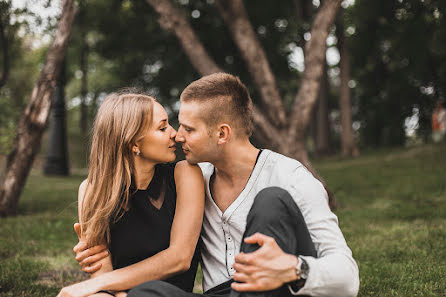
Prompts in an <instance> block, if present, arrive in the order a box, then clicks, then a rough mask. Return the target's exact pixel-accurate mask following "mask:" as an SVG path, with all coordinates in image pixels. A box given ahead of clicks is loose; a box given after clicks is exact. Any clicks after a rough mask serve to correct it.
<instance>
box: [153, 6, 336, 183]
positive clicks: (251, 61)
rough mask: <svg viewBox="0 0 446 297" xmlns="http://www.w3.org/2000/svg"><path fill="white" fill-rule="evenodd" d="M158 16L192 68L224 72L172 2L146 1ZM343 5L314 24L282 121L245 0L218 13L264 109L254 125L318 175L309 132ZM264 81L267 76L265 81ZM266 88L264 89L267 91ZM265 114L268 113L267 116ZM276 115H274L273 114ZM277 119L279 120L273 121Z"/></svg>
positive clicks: (322, 12)
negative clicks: (297, 82)
mask: <svg viewBox="0 0 446 297" xmlns="http://www.w3.org/2000/svg"><path fill="white" fill-rule="evenodd" d="M146 1H147V2H148V3H149V4H150V5H151V6H152V7H153V8H154V9H155V10H156V11H157V12H158V14H159V15H160V19H159V23H160V25H161V27H162V28H164V29H165V30H167V31H170V32H173V33H174V34H175V36H176V37H177V38H178V40H179V42H180V43H181V45H182V47H183V49H184V51H185V52H186V54H187V55H188V57H189V59H190V61H191V63H192V65H193V66H194V67H195V69H197V71H198V72H199V73H200V74H202V75H207V74H210V73H214V72H219V71H221V70H220V68H219V67H218V66H217V65H216V64H215V62H214V61H213V60H212V59H211V57H210V56H209V54H208V53H207V52H206V49H205V48H204V46H203V45H202V44H201V42H200V40H199V39H198V37H197V36H196V35H195V32H194V31H193V29H192V28H191V26H190V24H189V22H188V21H187V20H186V19H185V18H184V17H183V16H182V14H181V13H180V12H179V11H178V10H177V9H176V8H175V7H174V6H173V5H172V4H171V3H170V2H169V1H168V0H146ZM340 4H341V0H325V1H324V2H323V5H322V6H321V8H320V9H319V11H318V13H317V15H316V18H315V20H314V22H313V26H312V30H311V35H312V38H311V39H310V41H309V42H307V44H306V47H305V52H306V59H305V71H304V74H303V78H302V83H301V87H300V89H299V92H298V94H297V96H296V100H295V101H296V102H295V103H294V107H293V110H292V113H291V116H290V119H288V120H285V122H286V123H285V125H284V123H283V122H282V120H281V119H282V117H283V115H282V114H281V113H282V111H281V108H283V106H282V104H283V103H282V100H281V98H280V95H279V92H278V90H277V86H276V82H275V78H274V76H273V74H272V71H271V70H270V66H269V64H268V61H267V59H266V55H265V54H264V51H263V49H262V47H261V45H260V43H259V42H258V40H257V37H256V35H255V33H254V31H253V29H252V25H251V24H250V22H249V19H248V16H247V13H246V11H245V8H244V6H243V3H242V2H241V0H225V1H223V0H218V1H217V5H218V8H219V10H220V12H221V14H222V16H223V18H224V19H225V22H226V24H227V25H228V27H229V29H230V32H231V33H232V36H233V39H234V41H235V43H236V44H237V46H238V48H239V50H240V52H241V53H242V56H243V58H244V60H245V62H246V63H247V65H248V69H249V71H250V74H251V76H252V77H253V79H254V82H255V84H256V86H257V88H258V89H259V92H260V94H261V99H262V103H263V105H264V106H263V108H262V109H259V108H257V107H256V106H254V109H253V122H254V125H255V126H256V127H257V128H259V130H260V132H261V134H262V136H265V137H267V139H266V141H267V142H269V143H272V144H273V146H275V145H276V146H277V148H276V149H277V151H278V152H280V153H282V154H285V155H288V156H291V157H295V158H296V159H298V160H299V161H301V162H302V163H303V164H304V165H306V166H307V167H308V168H309V169H310V170H312V171H313V173H314V175H315V176H317V174H316V173H315V172H314V169H313V167H312V166H311V163H310V160H309V158H308V153H307V151H306V148H305V132H306V130H307V127H308V122H309V119H310V115H309V114H310V113H311V110H312V108H313V105H314V103H315V101H316V97H317V92H318V89H319V80H320V78H321V76H322V68H323V62H324V61H325V58H324V57H325V50H326V43H325V42H326V39H327V36H328V32H329V30H330V28H331V26H332V25H333V22H334V19H335V16H336V13H337V11H338V9H339V7H340ZM262 76H263V77H262ZM262 84H265V86H263V85H262ZM261 110H267V114H268V117H265V116H264V115H263V114H262V112H261ZM274 113H275V114H274ZM271 119H276V121H271Z"/></svg>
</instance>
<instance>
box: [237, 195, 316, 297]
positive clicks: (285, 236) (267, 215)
mask: <svg viewBox="0 0 446 297" xmlns="http://www.w3.org/2000/svg"><path fill="white" fill-rule="evenodd" d="M256 232H259V233H262V234H264V235H267V236H271V237H273V238H274V239H275V240H276V242H277V244H278V245H279V246H280V248H281V249H282V250H283V251H284V252H286V253H289V254H294V255H296V256H298V255H303V256H313V257H316V256H317V253H316V249H315V247H314V244H313V241H312V240H311V236H310V233H309V231H308V228H307V225H306V223H305V220H304V218H303V216H302V213H301V211H300V210H299V207H298V206H297V205H296V203H295V202H294V200H293V198H292V197H291V195H290V194H289V193H288V192H287V191H285V190H283V189H281V188H278V187H270V188H265V189H263V190H262V191H260V192H259V193H258V194H257V196H256V198H255V200H254V203H253V205H252V207H251V210H250V211H249V214H248V218H247V223H246V230H245V233H244V234H243V238H245V237H248V236H251V235H253V234H254V233H256ZM258 248H259V246H258V245H257V244H247V243H245V242H243V241H242V244H241V247H240V251H241V252H244V253H250V252H253V251H255V250H257V249H258ZM230 296H231V297H242V296H243V297H250V296H252V297H254V296H256V297H260V296H265V297H266V296H269V297H273V296H281V297H282V296H292V295H291V293H290V292H289V291H288V288H287V287H286V286H284V287H282V288H279V289H277V290H274V291H268V292H255V293H239V292H236V291H232V292H231V295H230Z"/></svg>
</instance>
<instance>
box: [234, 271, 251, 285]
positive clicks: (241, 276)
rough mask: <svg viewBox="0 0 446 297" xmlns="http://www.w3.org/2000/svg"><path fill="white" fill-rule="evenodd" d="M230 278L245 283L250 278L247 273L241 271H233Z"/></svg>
mask: <svg viewBox="0 0 446 297" xmlns="http://www.w3.org/2000/svg"><path fill="white" fill-rule="evenodd" d="M232 278H233V279H234V280H235V281H237V282H241V283H247V282H249V280H250V278H249V276H248V275H246V274H244V273H241V272H236V273H234V275H233V276H232Z"/></svg>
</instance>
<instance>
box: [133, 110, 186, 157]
mask: <svg viewBox="0 0 446 297" xmlns="http://www.w3.org/2000/svg"><path fill="white" fill-rule="evenodd" d="M176 134H177V131H175V129H174V128H172V126H170V125H169V122H168V118H167V113H166V111H165V110H164V108H163V107H162V106H161V104H159V103H158V102H154V104H153V121H152V124H151V125H150V128H147V129H146V131H144V132H143V137H142V139H140V140H139V141H137V143H136V147H137V149H138V150H139V151H140V154H139V156H137V157H139V158H141V159H144V160H147V161H151V162H154V163H157V164H158V163H166V162H173V161H175V157H176V156H175V141H174V138H175V136H176Z"/></svg>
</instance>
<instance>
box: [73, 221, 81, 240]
mask: <svg viewBox="0 0 446 297" xmlns="http://www.w3.org/2000/svg"><path fill="white" fill-rule="evenodd" d="M73 227H74V231H76V234H77V238H79V240H81V238H82V232H81V224H79V223H75V224H74V226H73Z"/></svg>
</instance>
